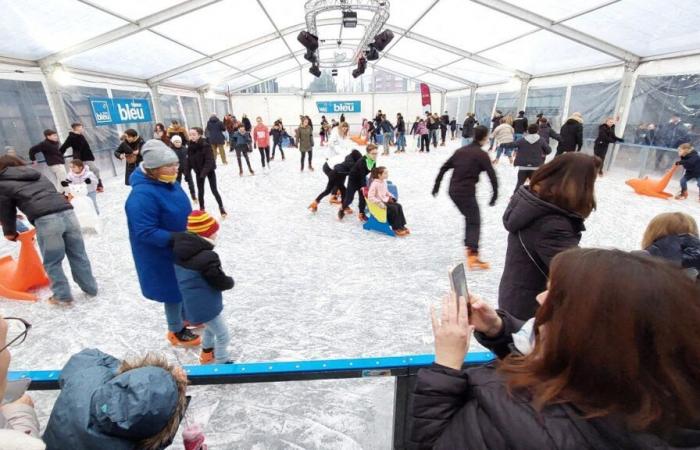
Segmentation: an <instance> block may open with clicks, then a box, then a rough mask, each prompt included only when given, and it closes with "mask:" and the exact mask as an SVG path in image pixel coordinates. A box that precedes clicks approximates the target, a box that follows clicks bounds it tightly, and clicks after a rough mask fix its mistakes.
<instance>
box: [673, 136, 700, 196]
mask: <svg viewBox="0 0 700 450" xmlns="http://www.w3.org/2000/svg"><path fill="white" fill-rule="evenodd" d="M678 155H679V156H680V157H681V160H680V161H676V165H677V166H683V168H684V169H685V173H684V174H683V178H681V192H680V194H678V195H676V200H685V199H686V198H688V181H690V180H692V179H695V181H696V182H697V184H698V189H700V155H698V152H697V151H695V149H694V148H693V146H692V145H690V144H681V145H680V146H679V147H678Z"/></svg>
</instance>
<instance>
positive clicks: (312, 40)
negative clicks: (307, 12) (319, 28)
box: [297, 31, 318, 52]
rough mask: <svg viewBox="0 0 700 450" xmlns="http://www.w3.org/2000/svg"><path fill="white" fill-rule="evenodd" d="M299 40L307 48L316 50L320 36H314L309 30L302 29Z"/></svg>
mask: <svg viewBox="0 0 700 450" xmlns="http://www.w3.org/2000/svg"><path fill="white" fill-rule="evenodd" d="M297 41H299V43H300V44H301V45H303V46H304V48H306V49H307V50H310V51H312V52H315V51H316V50H318V36H314V35H313V34H311V33H309V32H308V31H301V32H299V35H298V36H297Z"/></svg>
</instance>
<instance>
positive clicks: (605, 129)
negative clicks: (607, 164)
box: [593, 123, 624, 149]
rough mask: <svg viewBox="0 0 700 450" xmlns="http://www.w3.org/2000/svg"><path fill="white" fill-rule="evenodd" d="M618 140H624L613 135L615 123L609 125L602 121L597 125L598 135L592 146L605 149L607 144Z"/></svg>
mask: <svg viewBox="0 0 700 450" xmlns="http://www.w3.org/2000/svg"><path fill="white" fill-rule="evenodd" d="M618 141H620V142H624V139H621V138H619V137H617V136H616V135H615V125H613V126H611V127H609V126H608V124H607V123H604V124H601V125H600V126H599V127H598V136H597V137H596V138H595V143H594V144H593V146H594V148H595V149H607V148H608V145H610V144H614V143H615V142H618Z"/></svg>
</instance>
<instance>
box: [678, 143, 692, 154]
mask: <svg viewBox="0 0 700 450" xmlns="http://www.w3.org/2000/svg"><path fill="white" fill-rule="evenodd" d="M678 150H680V151H682V152H684V153H685V154H686V155H687V154H688V153H690V152H692V151H693V150H695V149H694V148H693V146H692V145H691V144H687V143H686V144H681V145H679V146H678Z"/></svg>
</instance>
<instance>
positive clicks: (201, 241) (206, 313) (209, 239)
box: [173, 211, 234, 364]
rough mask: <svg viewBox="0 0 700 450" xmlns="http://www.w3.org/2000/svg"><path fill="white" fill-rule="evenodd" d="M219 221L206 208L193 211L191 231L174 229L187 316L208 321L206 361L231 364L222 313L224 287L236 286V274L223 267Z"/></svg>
mask: <svg viewBox="0 0 700 450" xmlns="http://www.w3.org/2000/svg"><path fill="white" fill-rule="evenodd" d="M218 231H219V224H218V222H217V221H216V220H215V219H214V218H213V217H211V216H210V215H209V214H208V213H207V212H206V211H192V214H190V216H189V218H188V219H187V232H181V233H173V253H174V254H175V276H176V277H177V282H178V285H179V287H180V293H181V294H182V305H183V308H184V312H185V314H184V315H185V317H187V319H188V320H189V321H190V323H196V324H199V323H203V324H204V325H205V327H206V328H205V329H204V334H203V336H202V353H201V354H200V355H199V362H200V363H202V364H210V363H213V362H215V363H216V364H229V363H232V362H233V361H232V360H231V359H230V356H229V353H228V344H229V340H230V339H229V334H228V327H227V326H226V322H225V321H224V318H223V317H222V315H221V311H222V310H223V308H224V305H223V295H222V294H221V293H222V291H227V290H229V289H232V288H233V285H234V281H233V278H231V277H229V276H227V275H226V274H225V273H224V271H223V269H222V268H221V260H220V259H219V255H217V254H216V252H215V251H214V241H215V240H216V234H217V232H218Z"/></svg>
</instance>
